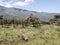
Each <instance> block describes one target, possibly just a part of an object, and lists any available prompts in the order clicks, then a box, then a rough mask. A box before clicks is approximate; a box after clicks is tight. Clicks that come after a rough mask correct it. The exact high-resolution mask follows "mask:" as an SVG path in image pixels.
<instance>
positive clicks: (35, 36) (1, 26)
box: [0, 14, 60, 45]
mask: <svg viewBox="0 0 60 45" xmlns="http://www.w3.org/2000/svg"><path fill="white" fill-rule="evenodd" d="M0 45H60V15H59V14H57V15H55V16H54V18H53V19H50V20H49V22H45V21H41V20H40V19H39V18H38V17H35V16H34V15H32V14H30V16H28V17H27V18H25V19H24V20H22V21H20V20H17V19H15V18H13V19H10V20H8V19H7V18H5V19H4V18H3V16H2V15H0Z"/></svg>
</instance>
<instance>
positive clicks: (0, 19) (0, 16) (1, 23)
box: [0, 14, 3, 27]
mask: <svg viewBox="0 0 60 45" xmlns="http://www.w3.org/2000/svg"><path fill="white" fill-rule="evenodd" d="M2 20H3V15H1V14H0V25H2V27H3V22H2Z"/></svg>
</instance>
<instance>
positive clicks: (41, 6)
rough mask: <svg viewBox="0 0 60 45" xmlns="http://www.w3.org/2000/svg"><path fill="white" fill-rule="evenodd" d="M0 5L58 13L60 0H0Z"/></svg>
mask: <svg viewBox="0 0 60 45" xmlns="http://www.w3.org/2000/svg"><path fill="white" fill-rule="evenodd" d="M0 5H1V6H4V7H8V8H10V7H16V8H21V9H27V10H32V11H38V12H50V13H51V12H52V13H53V12H54V13H60V0H0Z"/></svg>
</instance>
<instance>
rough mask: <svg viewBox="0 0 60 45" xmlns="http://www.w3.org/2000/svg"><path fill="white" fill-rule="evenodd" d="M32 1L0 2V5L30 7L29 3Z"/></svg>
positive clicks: (12, 0)
mask: <svg viewBox="0 0 60 45" xmlns="http://www.w3.org/2000/svg"><path fill="white" fill-rule="evenodd" d="M33 2H34V0H25V1H24V2H22V1H18V0H17V1H15V0H9V1H6V0H0V5H1V6H4V7H8V8H9V7H21V6H27V5H30V4H31V3H33Z"/></svg>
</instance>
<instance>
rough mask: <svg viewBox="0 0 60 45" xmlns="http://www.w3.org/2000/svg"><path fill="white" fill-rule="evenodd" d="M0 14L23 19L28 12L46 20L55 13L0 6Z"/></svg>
mask: <svg viewBox="0 0 60 45" xmlns="http://www.w3.org/2000/svg"><path fill="white" fill-rule="evenodd" d="M0 14H3V16H4V18H8V17H9V18H17V19H20V20H22V19H24V18H26V17H27V16H29V15H30V14H33V15H34V16H36V17H38V18H40V19H41V20H44V21H48V20H49V19H52V18H54V15H55V14H57V13H48V12H36V11H29V10H25V9H19V8H6V7H3V6H0Z"/></svg>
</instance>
